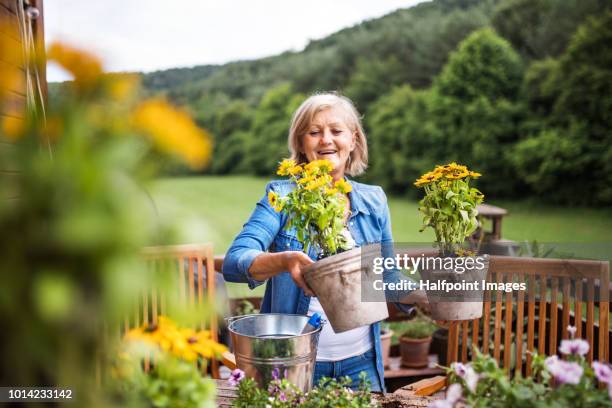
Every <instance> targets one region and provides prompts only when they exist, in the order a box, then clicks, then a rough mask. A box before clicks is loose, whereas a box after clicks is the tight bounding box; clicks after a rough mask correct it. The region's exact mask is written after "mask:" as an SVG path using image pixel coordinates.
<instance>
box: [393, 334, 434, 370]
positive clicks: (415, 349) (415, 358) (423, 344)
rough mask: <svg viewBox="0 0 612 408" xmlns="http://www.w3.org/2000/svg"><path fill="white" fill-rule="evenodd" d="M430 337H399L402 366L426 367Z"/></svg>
mask: <svg viewBox="0 0 612 408" xmlns="http://www.w3.org/2000/svg"><path fill="white" fill-rule="evenodd" d="M430 344H431V337H427V338H425V339H411V338H408V337H400V353H401V355H402V365H403V366H404V367H410V368H421V367H427V364H428V363H429V358H428V357H429V346H430Z"/></svg>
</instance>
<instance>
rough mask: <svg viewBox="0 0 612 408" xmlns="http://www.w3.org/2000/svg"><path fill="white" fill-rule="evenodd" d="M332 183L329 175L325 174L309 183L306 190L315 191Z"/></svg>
mask: <svg viewBox="0 0 612 408" xmlns="http://www.w3.org/2000/svg"><path fill="white" fill-rule="evenodd" d="M331 181H332V178H331V176H330V175H329V174H325V175H323V176H321V177H319V178H316V179H314V180H313V181H311V182H310V183H308V184H307V185H306V190H316V189H317V188H320V187H323V186H325V185H326V184H329V183H330V182H331Z"/></svg>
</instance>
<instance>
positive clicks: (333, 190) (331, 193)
mask: <svg viewBox="0 0 612 408" xmlns="http://www.w3.org/2000/svg"><path fill="white" fill-rule="evenodd" d="M324 192H325V194H326V195H328V196H334V195H336V194H338V189H337V188H329V187H325V190H324Z"/></svg>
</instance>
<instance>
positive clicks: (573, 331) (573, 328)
mask: <svg viewBox="0 0 612 408" xmlns="http://www.w3.org/2000/svg"><path fill="white" fill-rule="evenodd" d="M567 331H568V332H569V334H570V337H571V338H572V339H573V338H574V336H575V335H576V326H572V325H571V324H570V325H569V326H567Z"/></svg>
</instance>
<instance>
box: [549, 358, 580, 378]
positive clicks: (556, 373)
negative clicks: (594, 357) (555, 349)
mask: <svg viewBox="0 0 612 408" xmlns="http://www.w3.org/2000/svg"><path fill="white" fill-rule="evenodd" d="M544 365H545V366H546V369H547V370H548V372H549V373H551V374H552V376H553V377H554V379H555V381H556V382H557V383H558V384H578V383H579V382H580V379H581V378H582V374H583V373H584V369H583V368H582V366H581V365H580V364H578V363H573V362H569V361H563V360H560V359H559V357H557V356H551V357H548V358H547V359H546V360H544Z"/></svg>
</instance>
